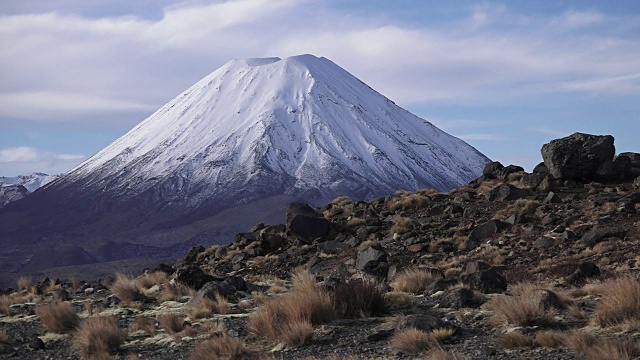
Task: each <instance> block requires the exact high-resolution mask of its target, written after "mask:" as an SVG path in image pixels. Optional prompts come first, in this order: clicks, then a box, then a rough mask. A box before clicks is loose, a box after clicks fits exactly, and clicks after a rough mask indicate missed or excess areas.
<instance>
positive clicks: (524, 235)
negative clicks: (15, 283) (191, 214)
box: [0, 133, 640, 359]
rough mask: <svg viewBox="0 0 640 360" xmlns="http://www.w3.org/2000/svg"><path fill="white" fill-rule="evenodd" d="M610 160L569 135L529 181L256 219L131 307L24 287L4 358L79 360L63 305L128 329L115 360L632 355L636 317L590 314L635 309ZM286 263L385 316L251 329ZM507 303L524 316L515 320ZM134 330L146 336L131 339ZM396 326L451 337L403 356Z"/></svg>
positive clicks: (629, 180) (620, 169)
mask: <svg viewBox="0 0 640 360" xmlns="http://www.w3.org/2000/svg"><path fill="white" fill-rule="evenodd" d="M614 154H615V148H614V145H613V138H612V137H601V136H593V135H587V134H579V133H576V134H574V135H571V136H569V137H567V138H563V139H558V140H554V141H552V142H550V143H549V144H546V145H545V146H544V147H543V150H542V156H543V159H544V162H543V163H541V164H540V165H538V166H537V167H536V168H535V169H534V171H533V172H532V173H527V172H525V171H524V170H523V169H522V168H521V167H519V166H514V165H509V166H503V165H502V164H500V163H497V162H494V163H490V164H488V165H487V166H486V167H485V169H484V172H483V175H482V176H481V177H480V178H478V179H477V180H475V181H473V182H471V183H470V184H467V185H464V186H462V187H459V188H457V189H454V190H452V191H450V192H446V193H441V192H436V191H433V190H421V191H417V192H404V191H401V192H397V193H396V194H394V195H390V196H387V197H383V198H378V199H374V200H372V201H369V202H363V201H357V202H353V201H351V200H350V199H349V198H346V197H342V198H338V199H336V200H334V201H333V202H331V203H330V204H328V205H326V206H324V207H321V208H316V209H314V208H312V207H310V206H308V205H306V204H300V203H294V204H291V205H290V206H289V209H288V211H287V220H286V223H285V224H279V225H265V224H258V225H256V226H255V227H254V228H252V229H250V231H248V232H246V233H240V234H238V235H237V236H236V240H235V241H234V242H233V243H232V244H229V245H225V246H213V247H210V248H204V247H194V248H192V249H191V251H189V252H188V253H187V254H186V255H185V256H183V258H182V259H180V260H179V261H178V262H176V263H175V264H172V265H163V266H160V267H158V268H157V269H152V270H149V271H148V272H147V273H146V274H145V275H143V276H141V277H139V278H138V279H136V280H129V281H131V283H132V284H134V288H136V289H137V290H136V291H137V292H135V293H136V294H138V295H136V296H134V297H131V298H127V297H126V296H124V295H123V294H124V293H122V292H121V291H118V286H117V284H122V283H123V282H124V281H125V280H123V279H119V280H118V279H116V280H115V282H114V281H113V280H105V281H99V282H92V283H81V282H77V281H75V282H73V283H72V282H60V283H58V282H57V281H51V280H48V279H47V280H45V281H43V282H41V283H39V284H36V285H31V284H27V283H26V281H23V284H22V285H21V287H22V289H21V290H18V291H8V292H7V294H6V295H4V296H3V297H2V302H1V303H0V304H2V305H3V306H2V307H0V310H2V311H0V313H4V316H1V317H0V332H4V333H5V334H6V340H4V345H2V346H3V348H4V354H5V356H12V357H13V358H18V359H19V358H24V359H26V358H33V357H34V356H38V357H41V358H77V357H78V356H79V355H77V354H76V353H75V352H72V351H70V350H69V346H68V345H69V343H71V342H73V339H74V338H75V337H77V336H78V335H74V333H73V332H71V333H70V334H71V335H69V334H65V335H53V334H52V333H51V332H50V331H45V329H43V327H42V326H43V322H42V321H43V320H42V316H39V315H37V311H38V308H40V307H43V306H45V304H47V303H51V302H53V301H58V302H61V301H64V302H69V303H71V304H73V306H74V307H75V310H76V312H77V313H79V314H80V317H81V318H83V319H85V320H86V319H88V318H93V317H99V316H105V315H114V316H116V318H117V321H118V324H119V327H120V328H121V329H128V330H127V331H126V333H125V334H123V339H124V340H123V344H122V346H120V348H119V349H114V350H112V351H111V354H110V356H112V357H115V358H126V357H127V356H129V357H134V358H136V357H137V358H143V359H144V358H150V359H151V358H153V359H170V358H188V357H192V358H194V359H196V358H198V357H197V356H198V349H202V347H203V346H205V345H203V344H209V345H211V344H216V343H222V342H223V341H227V340H228V338H233V339H240V340H241V341H242V342H243V343H244V344H245V346H246V350H245V351H244V352H242V353H241V355H238V356H237V357H235V358H261V357H262V358H277V359H298V358H305V357H310V358H318V359H320V358H328V357H330V356H334V358H347V357H348V356H352V358H415V356H416V355H422V356H426V358H435V356H436V355H435V354H436V353H435V352H433V351H436V350H437V349H438V348H439V347H440V348H442V349H444V350H445V352H447V353H448V354H449V355H450V356H454V354H455V356H458V357H457V358H468V359H486V358H496V359H529V358H537V359H574V358H587V359H604V358H607V357H604V355H602V354H606V355H607V356H609V357H608V358H611V356H614V357H615V356H616V353H615V351H618V353H617V354H618V355H620V356H622V355H624V356H627V358H636V357H638V356H640V343H639V341H640V326H639V325H638V324H640V317H639V316H638V314H640V311H637V310H639V309H631V312H630V313H628V314H626V315H624V316H623V318H621V319H617V320H616V319H613V320H612V319H611V318H607V317H605V315H603V314H606V309H607V307H608V306H609V307H611V306H612V305H615V306H614V308H617V309H618V310H619V308H621V307H623V305H621V304H623V303H618V302H617V301H618V300H619V299H615V298H612V296H613V295H611V294H614V293H615V291H613V290H611V291H609V290H607V289H613V288H612V287H607V286H614V285H615V286H618V285H619V284H626V285H625V286H627V287H628V288H627V293H626V295H625V296H626V297H627V298H631V299H634V296H636V297H637V299H636V300H638V301H640V290H638V289H640V285H639V284H640V282H639V280H638V276H639V274H640V254H639V253H638V251H637V249H638V248H640V247H639V246H640V215H639V211H640V162H639V161H638V160H640V154H636V153H623V154H618V156H614ZM296 268H300V269H304V270H306V271H307V272H308V273H309V274H311V275H312V276H313V278H314V279H315V280H316V281H318V282H319V286H320V287H319V289H322V291H325V292H326V293H327V294H330V297H331V299H332V301H333V304H334V306H336V309H338V308H340V306H337V305H336V304H338V305H340V304H342V305H344V304H343V303H340V302H339V301H338V300H336V299H339V296H338V294H339V291H338V289H343V290H342V291H344V287H343V286H341V285H343V284H347V286H349V287H352V288H356V289H362V287H361V286H363V285H361V284H363V283H375V284H379V285H377V286H379V289H380V291H381V292H382V293H383V295H384V299H385V306H384V309H383V310H384V311H380V312H375V311H372V312H371V313H370V314H369V313H362V314H360V315H363V316H362V317H361V316H354V317H349V316H345V315H344V312H339V311H337V312H338V313H340V314H342V315H334V316H333V317H332V318H331V319H329V320H327V321H323V322H321V323H318V324H317V325H316V323H314V327H313V328H312V335H311V336H310V338H309V339H306V340H305V341H303V342H302V343H301V344H298V345H296V346H294V345H291V344H289V345H287V344H286V343H287V341H285V340H282V339H275V340H274V339H269V338H268V337H265V336H259V335H257V334H256V331H254V330H255V329H253V328H252V327H251V322H252V321H253V320H252V319H253V318H255V317H257V315H256V314H259V313H260V309H261V308H263V307H265V306H266V305H265V304H266V303H268V301H269V299H280V300H282V301H283V302H284V301H285V299H286V296H287V294H291V293H295V291H297V290H296V286H298V285H296V277H294V278H293V279H292V277H291V275H292V272H294V270H295V269H296ZM416 278H421V279H422V281H415V279H416ZM407 279H413V280H412V281H409V280H407ZM620 279H622V280H620ZM292 281H293V286H292ZM616 281H618V282H616ZM624 281H626V282H624ZM412 282H418V283H419V285H418V286H410V284H411V283H412ZM612 283H613V285H611V284H612ZM359 284H360V285H359ZM354 291H355V290H354ZM282 293H284V295H283V294H282ZM219 296H222V297H223V298H224V299H225V300H224V302H225V303H226V304H225V305H224V306H223V307H224V311H221V310H220V308H217V311H213V310H211V309H212V308H213V307H210V309H209V310H211V311H210V312H209V313H207V314H206V315H204V316H202V317H200V316H197V315H196V314H195V313H194V310H193V308H194V304H198V303H200V302H203V301H204V300H202V299H203V298H208V299H216V298H217V297H219ZM343 301H344V300H343ZM346 303H348V304H350V303H349V302H348V301H347V302H346ZM614 303H615V304H614ZM638 303H640V302H638ZM87 304H88V305H87ZM509 304H517V305H518V306H519V307H525V306H526V305H527V304H529V305H531V304H533V305H532V306H533V310H531V312H530V313H527V314H525V315H522V314H521V313H520V312H518V311H519V310H518V309H519V308H518V306H515V307H511V305H509ZM93 309H100V311H101V312H100V314H96V312H97V311H96V310H93ZM508 309H515V310H513V313H509V312H507V310H508ZM614 310H615V309H614ZM634 310H636V311H635V312H634ZM611 311H613V310H611ZM216 312H217V313H216ZM525 313H526V312H525ZM168 314H169V315H170V314H174V315H175V316H177V317H178V318H179V319H181V321H182V322H181V323H180V324H181V326H179V329H173V330H171V329H172V328H171V326H167V325H166V318H167V316H168ZM514 314H515V315H514ZM531 314H538V315H536V316H537V317H536V316H532V315H531ZM364 315H368V316H364ZM139 319H147V320H148V322H147V325H148V324H149V323H150V324H151V325H148V326H149V329H150V330H149V329H148V330H147V331H140V329H138V328H139V327H140V326H138V325H134V324H138V323H140V322H142V321H143V320H139ZM147 320H144V321H147ZM83 321H84V320H83ZM214 325H215V326H214ZM136 326H137V327H136ZM406 329H414V330H416V329H417V331H418V332H420V331H421V332H425V333H428V334H436V331H438V332H437V333H438V334H448V335H446V336H444V335H439V336H440V337H439V338H438V339H439V342H440V345H439V346H433V345H429V346H425V348H424V351H422V352H421V351H417V352H416V353H412V352H410V351H407V350H406V349H404V350H398V349H399V346H400V345H398V344H399V343H398V341H399V340H398V337H397V335H400V334H401V333H404V331H405V330H406ZM176 330H177V331H176ZM431 336H432V337H433V336H435V335H431ZM0 338H1V337H0ZM38 339H39V340H38ZM209 339H213V341H211V340H209ZM223 339H224V340H223ZM0 340H1V339H0ZM581 341H582V342H581ZM194 344H195V345H194ZM580 344H582V345H580ZM607 346H608V347H609V348H606V347H607ZM428 348H431V352H429V351H428ZM433 349H436V350H433ZM603 349H605V350H606V351H605V350H603ZM607 349H608V350H607ZM238 354H240V353H238ZM260 354H261V356H260ZM265 354H268V355H265ZM598 354H600V355H598ZM599 356H600V357H599ZM220 358H225V357H224V356H222V355H221V356H220ZM227 358H229V357H227ZM231 358H234V357H233V356H231ZM451 358H454V357H451ZM620 358H623V357H620Z"/></svg>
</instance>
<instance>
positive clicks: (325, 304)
mask: <svg viewBox="0 0 640 360" xmlns="http://www.w3.org/2000/svg"><path fill="white" fill-rule="evenodd" d="M334 316H335V313H334V310H333V306H332V303H331V298H330V297H329V295H328V294H326V293H325V292H323V291H321V290H320V289H319V288H318V287H317V286H316V283H315V279H314V278H313V276H312V275H310V274H309V273H307V272H298V273H296V274H294V275H293V276H292V287H291V292H289V293H286V294H283V295H280V296H277V297H275V298H271V299H267V300H265V301H264V303H263V304H262V305H261V306H260V307H259V308H258V309H257V310H256V311H255V312H254V313H253V314H252V315H251V316H250V317H249V321H248V328H249V331H250V332H252V333H253V334H255V335H257V336H260V337H265V338H268V339H272V340H275V339H282V334H284V333H285V332H286V330H287V329H289V328H291V327H292V326H293V325H292V324H294V323H299V322H308V323H310V324H311V325H314V324H320V323H323V322H326V321H328V320H330V319H332V318H333V317H334Z"/></svg>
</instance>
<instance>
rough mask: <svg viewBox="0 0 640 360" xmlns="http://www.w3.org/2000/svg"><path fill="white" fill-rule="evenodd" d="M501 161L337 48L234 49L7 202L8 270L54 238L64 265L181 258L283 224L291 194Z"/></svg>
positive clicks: (342, 191) (301, 197)
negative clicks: (291, 51)
mask: <svg viewBox="0 0 640 360" xmlns="http://www.w3.org/2000/svg"><path fill="white" fill-rule="evenodd" d="M488 161H489V159H487V158H486V157H485V156H484V155H482V154H481V153H479V152H478V151H477V150H475V149H474V148H472V147H471V146H469V145H468V144H466V143H465V142H463V141H462V140H460V139H457V138H455V137H453V136H450V135H448V134H446V133H444V132H443V131H441V130H439V129H438V128H436V127H435V126H433V125H432V124H430V123H429V122H428V121H426V120H423V119H421V118H419V117H417V116H415V115H413V114H411V113H409V112H408V111H406V110H403V109H402V108H400V107H398V106H397V105H396V104H394V103H393V102H392V101H391V100H389V99H387V98H385V97H384V96H382V95H381V94H379V93H377V92H376V91H374V90H373V89H371V88H370V87H369V86H367V85H366V84H364V83H363V82H361V81H360V80H358V79H357V78H355V77H354V76H353V75H351V74H349V73H348V72H347V71H345V70H344V69H342V68H340V67H339V66H337V65H336V64H334V63H333V62H331V61H330V60H328V59H325V58H317V57H314V56H312V55H301V56H295V57H290V58H285V59H279V58H266V59H250V60H234V61H230V62H228V63H227V64H225V65H224V66H222V67H221V68H219V69H218V70H216V71H214V72H213V73H211V74H210V75H208V76H206V77H205V78H204V79H202V80H200V81H199V82H198V83H196V84H195V85H193V86H192V87H191V88H189V89H188V90H186V91H185V92H183V93H182V94H180V95H179V96H178V97H176V98H175V99H173V100H172V101H170V102H169V103H167V104H166V105H164V106H163V107H161V108H160V109H159V110H158V111H156V112H155V113H154V114H153V115H151V116H150V117H148V118H147V119H145V120H144V121H142V122H141V123H140V124H139V125H137V126H136V127H134V128H133V129H132V130H131V131H129V132H128V133H126V134H125V135H124V136H122V137H121V138H119V139H117V140H116V141H115V142H113V143H112V144H111V145H109V146H107V147H106V148H104V149H103V150H102V151H100V152H99V153H97V154H96V155H94V156H93V157H91V158H90V159H88V160H87V161H85V162H84V163H82V164H80V165H79V166H78V167H76V168H75V169H73V170H72V171H70V172H69V173H67V174H66V175H64V176H63V177H61V178H58V179H57V180H55V181H53V182H51V183H49V184H47V185H46V186H44V187H43V188H41V189H39V190H38V191H36V192H34V193H33V194H31V195H29V196H27V197H25V198H24V199H22V200H19V201H15V202H12V203H10V204H8V205H7V206H6V207H4V208H2V209H0V229H2V231H0V242H1V243H3V244H7V246H3V249H1V250H0V256H3V254H4V255H6V256H5V257H4V258H3V259H8V260H6V261H4V260H3V263H2V264H1V266H0V273H2V272H9V271H14V272H19V271H22V272H25V271H27V270H30V271H33V270H39V269H43V268H46V266H53V263H51V264H49V265H43V264H42V263H41V262H42V261H41V260H38V259H43V257H42V256H40V257H38V256H34V254H36V253H37V251H41V250H42V249H43V248H44V247H43V246H48V247H46V248H47V249H48V250H47V251H46V254H47V255H46V256H45V257H44V258H46V259H48V260H47V261H50V260H51V259H55V260H56V262H55V266H61V265H65V264H67V265H73V264H76V263H78V264H79V263H85V262H86V259H91V258H92V259H95V261H97V262H104V261H110V260H118V259H123V258H132V257H140V256H142V257H147V258H148V257H156V258H158V257H171V256H176V255H177V254H180V253H182V252H183V251H184V250H185V248H187V247H188V246H191V245H194V244H205V245H207V244H212V243H227V242H230V241H231V240H233V236H234V235H235V233H237V232H240V231H246V230H247V229H248V228H249V227H250V226H252V225H254V224H256V223H257V222H261V221H263V222H276V221H278V222H281V221H282V220H283V217H284V214H285V211H284V209H285V208H286V206H287V204H288V203H290V202H292V201H304V202H308V203H311V204H313V205H316V206H319V205H322V204H324V203H326V202H328V201H330V200H332V199H333V198H335V197H337V196H341V195H347V196H350V197H351V198H353V199H354V200H355V199H358V200H360V199H368V198H372V197H375V196H381V195H386V194H389V193H392V192H394V191H396V190H399V189H405V190H415V189H419V188H435V189H438V190H449V189H452V188H454V187H456V186H459V185H461V184H463V183H466V182H468V181H470V180H472V179H475V178H476V177H478V176H479V175H480V174H481V173H482V168H483V166H484V165H485V164H486V163H487V162H488ZM63 245H64V246H63ZM78 247H80V248H78ZM56 249H75V250H74V251H73V252H70V253H69V254H71V253H73V254H78V253H85V251H86V254H87V255H86V256H84V257H83V259H84V260H82V262H80V260H78V261H76V260H74V259H73V255H69V254H66V253H65V254H57V255H56V254H53V253H54V252H55V251H58V250H56ZM60 251H62V250H60ZM41 252H42V251H41Z"/></svg>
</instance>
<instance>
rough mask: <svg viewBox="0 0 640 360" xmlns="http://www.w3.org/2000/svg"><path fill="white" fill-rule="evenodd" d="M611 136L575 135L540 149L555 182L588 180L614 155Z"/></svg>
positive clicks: (554, 141)
mask: <svg viewBox="0 0 640 360" xmlns="http://www.w3.org/2000/svg"><path fill="white" fill-rule="evenodd" d="M613 141H614V139H613V136H611V135H605V136H598V135H589V134H583V133H575V134H573V135H570V136H567V137H564V138H562V139H556V140H551V142H549V143H548V144H545V145H543V146H542V158H543V159H544V163H545V165H547V168H549V173H551V175H553V176H554V177H555V178H557V179H577V180H580V179H591V178H592V176H593V174H594V172H595V171H596V170H597V169H598V167H599V166H600V165H601V164H602V163H604V162H605V161H607V160H612V159H613V156H614V155H615V147H614V145H613Z"/></svg>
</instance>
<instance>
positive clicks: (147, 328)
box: [129, 316, 156, 336]
mask: <svg viewBox="0 0 640 360" xmlns="http://www.w3.org/2000/svg"><path fill="white" fill-rule="evenodd" d="M136 331H143V332H145V333H147V334H149V335H150V336H155V334H156V327H155V325H154V323H153V320H151V319H149V318H147V317H145V316H137V317H136V319H135V320H134V321H133V322H132V323H131V324H130V325H129V333H134V332H136Z"/></svg>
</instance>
